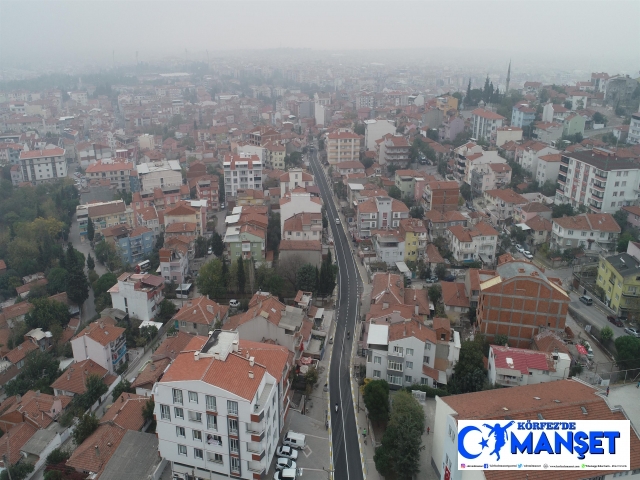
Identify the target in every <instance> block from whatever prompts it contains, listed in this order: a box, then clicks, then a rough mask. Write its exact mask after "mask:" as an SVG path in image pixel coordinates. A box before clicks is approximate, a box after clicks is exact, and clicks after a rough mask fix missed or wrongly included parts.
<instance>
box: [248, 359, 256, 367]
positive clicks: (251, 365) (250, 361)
mask: <svg viewBox="0 0 640 480" xmlns="http://www.w3.org/2000/svg"><path fill="white" fill-rule="evenodd" d="M255 363H256V358H255V357H249V366H250V367H253V366H254V365H255Z"/></svg>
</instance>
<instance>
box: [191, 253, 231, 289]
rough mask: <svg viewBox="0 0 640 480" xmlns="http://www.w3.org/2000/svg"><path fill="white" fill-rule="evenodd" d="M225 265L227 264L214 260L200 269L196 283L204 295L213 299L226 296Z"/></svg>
mask: <svg viewBox="0 0 640 480" xmlns="http://www.w3.org/2000/svg"><path fill="white" fill-rule="evenodd" d="M224 265H226V264H223V262H222V261H221V260H219V259H217V258H214V259H213V260H210V261H208V262H207V263H205V264H204V265H203V266H202V268H200V271H199V272H198V278H197V280H196V283H197V285H198V291H199V292H200V293H201V294H202V295H207V296H209V298H211V299H218V298H221V297H223V296H224V295H225V293H226V292H227V281H226V276H225V275H224V272H223V267H224Z"/></svg>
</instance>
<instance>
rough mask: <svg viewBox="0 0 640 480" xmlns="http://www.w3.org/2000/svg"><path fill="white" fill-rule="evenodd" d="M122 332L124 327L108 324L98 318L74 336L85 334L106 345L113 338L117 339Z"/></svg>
mask: <svg viewBox="0 0 640 480" xmlns="http://www.w3.org/2000/svg"><path fill="white" fill-rule="evenodd" d="M124 332H125V329H124V328H122V327H116V326H115V325H109V324H108V323H107V322H105V321H104V320H103V319H100V320H97V321H95V322H93V323H90V324H89V325H87V326H86V327H85V328H84V330H82V331H81V332H80V333H79V334H78V335H76V337H75V338H80V337H82V336H83V335H86V336H87V337H89V338H90V339H91V340H93V341H95V342H98V343H99V344H100V345H102V346H106V345H109V343H111V342H113V341H114V340H117V339H118V338H119V337H120V336H121V335H122V334H123V333H124Z"/></svg>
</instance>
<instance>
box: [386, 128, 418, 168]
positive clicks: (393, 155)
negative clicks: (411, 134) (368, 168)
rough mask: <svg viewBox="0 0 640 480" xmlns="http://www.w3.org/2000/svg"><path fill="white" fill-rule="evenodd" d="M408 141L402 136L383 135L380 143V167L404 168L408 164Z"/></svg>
mask: <svg viewBox="0 0 640 480" xmlns="http://www.w3.org/2000/svg"><path fill="white" fill-rule="evenodd" d="M410 147H411V145H409V140H407V139H406V137H405V136H404V135H385V136H384V138H383V139H382V141H381V142H380V146H379V148H380V152H379V155H378V163H379V164H380V165H383V166H384V165H394V166H406V165H408V164H409V148H410Z"/></svg>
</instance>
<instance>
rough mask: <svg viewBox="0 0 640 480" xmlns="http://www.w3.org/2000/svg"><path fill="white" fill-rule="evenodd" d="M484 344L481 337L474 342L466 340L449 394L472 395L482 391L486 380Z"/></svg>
mask: <svg viewBox="0 0 640 480" xmlns="http://www.w3.org/2000/svg"><path fill="white" fill-rule="evenodd" d="M483 342H484V339H483V337H482V336H481V335H476V338H474V339H473V340H465V341H464V342H462V345H461V347H460V357H459V359H458V363H456V365H455V367H454V368H453V377H452V379H451V381H450V383H449V385H448V388H447V389H448V391H449V393H458V394H459V393H470V392H477V391H479V390H482V388H483V387H484V383H485V380H486V371H485V369H484V363H483V360H482V359H483V357H484V353H483Z"/></svg>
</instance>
